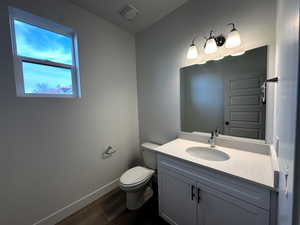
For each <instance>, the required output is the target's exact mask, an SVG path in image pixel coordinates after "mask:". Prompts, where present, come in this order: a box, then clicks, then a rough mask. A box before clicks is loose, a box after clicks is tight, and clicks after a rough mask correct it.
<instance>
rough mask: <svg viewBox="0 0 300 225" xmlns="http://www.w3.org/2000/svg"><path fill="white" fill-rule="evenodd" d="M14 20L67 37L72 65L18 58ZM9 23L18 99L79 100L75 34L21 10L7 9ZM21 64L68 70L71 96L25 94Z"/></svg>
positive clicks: (71, 30)
mask: <svg viewBox="0 0 300 225" xmlns="http://www.w3.org/2000/svg"><path fill="white" fill-rule="evenodd" d="M14 20H19V21H21V22H24V23H27V24H30V25H33V26H37V27H40V28H42V29H46V30H49V31H51V32H55V33H58V34H61V35H64V36H67V37H70V38H71V40H72V46H71V48H72V65H68V64H63V63H57V62H53V61H49V60H40V59H36V58H31V57H23V56H18V54H17V46H16V35H15V26H14ZM9 21H10V30H11V43H12V52H13V58H14V69H15V70H14V73H15V83H16V92H17V96H19V97H51V98H80V97H81V91H80V74H79V59H78V41H77V34H76V33H75V31H74V30H73V29H71V28H68V27H65V26H63V25H60V24H57V23H54V22H52V21H49V20H47V19H44V18H41V17H39V16H35V15H32V14H30V13H27V12H25V11H23V10H20V9H16V8H12V7H9ZM22 62H29V63H36V64H41V65H46V66H53V67H57V68H64V69H70V70H71V74H72V94H41V93H36V94H35V93H25V88H24V80H23V66H22Z"/></svg>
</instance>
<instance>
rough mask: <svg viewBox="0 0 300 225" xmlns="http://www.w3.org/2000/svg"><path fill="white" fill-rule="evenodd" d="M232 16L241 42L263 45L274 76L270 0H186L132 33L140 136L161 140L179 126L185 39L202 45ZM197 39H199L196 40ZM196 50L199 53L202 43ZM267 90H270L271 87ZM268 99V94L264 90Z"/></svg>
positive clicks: (273, 18) (270, 110)
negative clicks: (155, 21) (181, 73)
mask: <svg viewBox="0 0 300 225" xmlns="http://www.w3.org/2000/svg"><path fill="white" fill-rule="evenodd" d="M232 21H233V22H236V23H237V25H238V28H239V30H240V32H241V35H242V41H243V48H245V49H251V48H255V47H259V46H263V45H269V52H268V76H274V55H275V21H276V1H275V0H263V1H260V0H253V1H239V0H229V1H219V0H210V1H205V2H203V1H198V0H191V1H189V2H188V3H187V4H185V5H183V6H182V7H180V8H179V9H177V10H176V11H174V12H173V13H172V14H170V15H169V16H167V17H166V18H164V19H163V20H161V21H159V22H158V23H156V24H154V25H153V26H152V27H150V28H149V29H147V30H146V31H144V32H142V33H139V34H138V35H137V38H136V48H137V74H138V99H139V101H138V103H139V124H140V136H141V141H144V140H148V141H149V140H151V141H154V142H158V143H164V142H166V141H169V140H171V139H173V138H174V137H175V136H176V134H177V132H178V131H179V130H180V104H179V102H180V101H179V100H180V88H179V80H180V74H179V73H180V72H179V70H180V67H182V66H185V65H187V64H189V63H190V61H187V60H186V52H187V49H188V46H189V45H190V42H191V39H192V38H193V37H194V36H195V35H199V36H200V38H199V39H197V41H196V44H197V45H198V46H199V47H200V46H203V41H202V39H203V38H202V36H204V35H207V34H208V33H209V31H210V30H211V29H213V30H215V31H216V32H218V33H219V32H220V33H221V32H223V33H228V27H227V26H226V24H227V23H228V22H232ZM200 40H201V41H200ZM201 50H202V54H204V53H203V49H202V48H201ZM271 91H272V90H271ZM269 96H270V97H269V100H270V102H273V94H272V93H270V95H269ZM269 106H270V108H267V115H268V119H267V139H269V140H270V141H272V140H271V139H272V137H273V133H272V131H273V112H274V110H273V104H269Z"/></svg>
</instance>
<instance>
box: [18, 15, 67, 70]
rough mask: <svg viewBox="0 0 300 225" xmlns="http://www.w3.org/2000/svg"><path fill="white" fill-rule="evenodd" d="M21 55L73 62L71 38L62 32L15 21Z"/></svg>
mask: <svg viewBox="0 0 300 225" xmlns="http://www.w3.org/2000/svg"><path fill="white" fill-rule="evenodd" d="M15 28H16V41H17V51H18V54H19V55H22V56H26V57H31V58H37V59H43V60H50V61H54V62H59V63H64V64H72V53H71V49H70V47H71V46H70V43H68V42H70V40H69V38H68V37H65V36H62V35H60V34H55V33H53V32H50V31H47V30H44V29H41V28H38V27H35V26H32V25H29V24H26V23H23V22H20V21H15Z"/></svg>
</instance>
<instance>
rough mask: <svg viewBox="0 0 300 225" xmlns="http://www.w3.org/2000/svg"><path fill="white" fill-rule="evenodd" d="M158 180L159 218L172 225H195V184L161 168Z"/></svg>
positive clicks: (186, 178)
mask: <svg viewBox="0 0 300 225" xmlns="http://www.w3.org/2000/svg"><path fill="white" fill-rule="evenodd" d="M158 179H159V180H158V182H159V213H160V216H161V217H163V218H164V219H165V220H166V221H167V222H169V223H170V224H172V225H196V222H197V195H196V194H197V187H196V182H195V181H194V180H192V179H190V178H188V177H185V176H183V175H180V174H177V173H174V172H172V171H170V170H167V169H163V168H162V167H161V168H160V169H159V173H158Z"/></svg>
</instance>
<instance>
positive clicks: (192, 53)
mask: <svg viewBox="0 0 300 225" xmlns="http://www.w3.org/2000/svg"><path fill="white" fill-rule="evenodd" d="M197 57H198V50H197V47H196V45H195V44H194V43H192V44H191V45H190V48H189V50H188V52H187V55H186V58H187V59H196V58H197Z"/></svg>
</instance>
